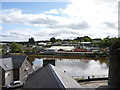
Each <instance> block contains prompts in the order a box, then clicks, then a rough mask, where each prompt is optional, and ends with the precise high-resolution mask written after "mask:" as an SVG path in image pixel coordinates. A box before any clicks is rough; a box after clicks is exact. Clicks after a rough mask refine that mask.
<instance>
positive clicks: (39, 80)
mask: <svg viewBox="0 0 120 90" xmlns="http://www.w3.org/2000/svg"><path fill="white" fill-rule="evenodd" d="M24 88H80V85H79V84H78V83H77V82H76V81H75V80H74V79H73V78H72V77H71V76H69V75H68V74H67V73H65V72H63V71H62V70H61V69H59V68H58V67H55V66H53V65H51V64H48V65H46V66H45V67H43V68H40V69H38V70H36V71H35V72H33V73H32V74H30V75H29V76H28V78H27V80H26V83H25V84H24Z"/></svg>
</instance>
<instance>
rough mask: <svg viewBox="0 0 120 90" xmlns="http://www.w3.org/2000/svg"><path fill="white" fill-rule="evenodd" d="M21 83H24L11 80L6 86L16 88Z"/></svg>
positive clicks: (20, 85) (21, 84)
mask: <svg viewBox="0 0 120 90" xmlns="http://www.w3.org/2000/svg"><path fill="white" fill-rule="evenodd" d="M23 85H24V83H23V82H21V81H13V82H12V83H10V84H9V85H7V86H6V88H18V87H22V86H23Z"/></svg>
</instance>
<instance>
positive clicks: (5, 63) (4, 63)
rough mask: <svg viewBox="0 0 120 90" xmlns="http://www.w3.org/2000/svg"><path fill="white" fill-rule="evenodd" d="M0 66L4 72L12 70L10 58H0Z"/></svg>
mask: <svg viewBox="0 0 120 90" xmlns="http://www.w3.org/2000/svg"><path fill="white" fill-rule="evenodd" d="M0 66H1V67H2V68H3V69H4V70H5V71H7V70H11V69H12V58H3V59H2V58H0Z"/></svg>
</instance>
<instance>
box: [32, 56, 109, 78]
mask: <svg viewBox="0 0 120 90" xmlns="http://www.w3.org/2000/svg"><path fill="white" fill-rule="evenodd" d="M33 64H34V66H35V68H36V69H38V68H40V67H42V65H43V59H42V58H41V59H39V58H35V60H34V61H33ZM55 66H56V67H58V68H60V69H61V70H63V71H65V72H66V73H68V74H69V75H71V76H93V75H94V76H96V75H105V76H106V75H108V60H94V59H56V60H55Z"/></svg>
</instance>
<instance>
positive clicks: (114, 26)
mask: <svg viewBox="0 0 120 90" xmlns="http://www.w3.org/2000/svg"><path fill="white" fill-rule="evenodd" d="M104 24H105V25H106V26H107V27H109V28H112V29H117V26H116V25H115V24H114V23H110V22H105V23H104Z"/></svg>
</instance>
